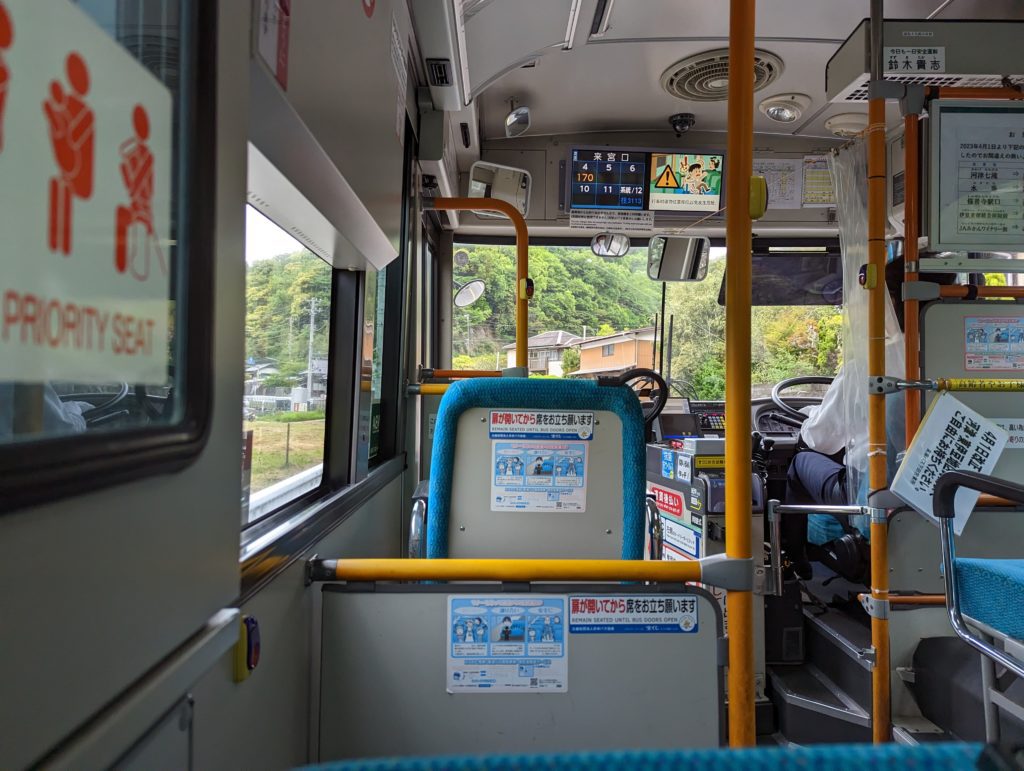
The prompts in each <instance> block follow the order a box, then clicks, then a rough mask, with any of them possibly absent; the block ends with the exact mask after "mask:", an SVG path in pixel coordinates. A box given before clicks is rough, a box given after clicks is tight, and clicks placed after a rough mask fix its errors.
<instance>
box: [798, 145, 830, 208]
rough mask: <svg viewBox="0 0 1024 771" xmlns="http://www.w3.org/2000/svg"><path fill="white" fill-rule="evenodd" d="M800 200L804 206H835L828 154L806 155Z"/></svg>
mask: <svg viewBox="0 0 1024 771" xmlns="http://www.w3.org/2000/svg"><path fill="white" fill-rule="evenodd" d="M800 189H801V192H800V202H801V204H802V205H803V206H807V207H815V206H835V205H836V195H835V191H833V189H832V175H831V173H829V170H828V156H825V155H805V156H804V160H803V175H802V178H801V180H800Z"/></svg>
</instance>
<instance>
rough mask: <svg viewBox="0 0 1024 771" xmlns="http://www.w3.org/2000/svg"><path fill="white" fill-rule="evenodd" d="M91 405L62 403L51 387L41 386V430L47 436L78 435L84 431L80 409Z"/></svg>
mask: <svg viewBox="0 0 1024 771" xmlns="http://www.w3.org/2000/svg"><path fill="white" fill-rule="evenodd" d="M91 406H92V405H91V404H88V403H86V402H62V401H61V400H60V397H59V396H57V392H56V391H54V390H53V387H52V386H51V385H50V384H49V383H46V384H44V385H43V430H44V431H45V432H46V433H47V434H80V433H82V432H83V431H85V418H84V417H82V409H83V408H84V409H88V408H89V407H91Z"/></svg>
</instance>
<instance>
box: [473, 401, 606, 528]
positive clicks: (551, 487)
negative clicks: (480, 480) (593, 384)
mask: <svg viewBox="0 0 1024 771" xmlns="http://www.w3.org/2000/svg"><path fill="white" fill-rule="evenodd" d="M593 435H594V413H592V412H571V411H559V410H493V411H491V413H490V438H491V440H492V441H491V469H492V471H491V511H577V512H582V511H586V510H587V455H588V445H589V442H590V439H591V438H592V437H593Z"/></svg>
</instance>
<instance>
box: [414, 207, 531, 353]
mask: <svg viewBox="0 0 1024 771" xmlns="http://www.w3.org/2000/svg"><path fill="white" fill-rule="evenodd" d="M424 206H427V207H430V206H432V207H433V208H435V209H441V210H447V211H494V212H501V213H502V214H504V215H505V216H506V217H508V218H509V219H510V220H512V225H513V226H514V227H515V229H516V366H517V367H519V368H520V369H526V368H527V367H528V366H529V364H530V361H529V347H528V344H527V341H528V340H529V337H530V331H529V326H530V303H529V298H528V297H527V295H526V284H527V281H528V280H529V275H530V232H529V230H528V229H527V227H526V220H525V219H524V218H523V215H522V214H520V213H519V210H518V209H517V208H516V207H515V206H513V205H512V204H510V203H508V202H507V201H499V200H497V199H495V198H433V199H430V198H428V199H426V200H425V202H424Z"/></svg>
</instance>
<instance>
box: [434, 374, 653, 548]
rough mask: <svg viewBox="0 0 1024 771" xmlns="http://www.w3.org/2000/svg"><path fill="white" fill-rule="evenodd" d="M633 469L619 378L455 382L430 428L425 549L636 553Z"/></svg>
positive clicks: (634, 421) (636, 439)
mask: <svg viewBox="0 0 1024 771" xmlns="http://www.w3.org/2000/svg"><path fill="white" fill-rule="evenodd" d="M644 479H645V453H644V419H643V415H642V411H641V408H640V402H639V400H638V399H637V397H636V395H635V394H634V392H633V391H632V390H630V389H629V388H627V387H625V386H600V385H598V384H597V383H595V382H591V381H578V380H541V379H534V380H531V379H529V378H509V377H503V378H479V379H473V380H463V381H460V382H457V383H454V384H453V385H452V386H451V387H450V388H449V389H448V391H447V392H446V393H445V395H444V398H443V399H442V400H441V405H440V408H439V410H438V414H437V422H436V427H435V430H434V444H433V457H432V461H431V479H430V495H429V506H428V508H427V527H426V549H425V552H426V556H427V557H429V558H443V557H519V558H530V557H538V558H577V559H579V558H595V559H596V558H604V559H609V558H611V559H614V558H618V557H621V558H622V559H642V558H643V544H644V527H645V506H646V504H645V495H644V490H645V484H644Z"/></svg>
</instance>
